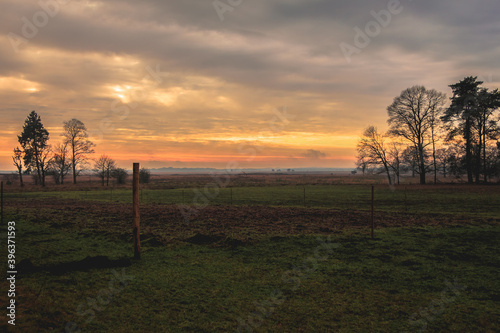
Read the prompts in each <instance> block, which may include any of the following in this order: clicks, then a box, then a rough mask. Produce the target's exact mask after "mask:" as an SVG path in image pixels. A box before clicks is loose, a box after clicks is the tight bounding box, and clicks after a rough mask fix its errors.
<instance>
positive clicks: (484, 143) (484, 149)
mask: <svg viewBox="0 0 500 333" xmlns="http://www.w3.org/2000/svg"><path fill="white" fill-rule="evenodd" d="M483 137H484V138H483V168H484V183H485V184H486V183H487V182H488V176H487V175H486V173H487V170H486V129H485V130H483Z"/></svg>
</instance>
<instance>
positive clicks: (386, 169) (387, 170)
mask: <svg viewBox="0 0 500 333" xmlns="http://www.w3.org/2000/svg"><path fill="white" fill-rule="evenodd" d="M384 168H385V172H386V173H387V179H388V180H389V185H392V180H391V173H390V171H389V167H388V166H387V164H385V163H384Z"/></svg>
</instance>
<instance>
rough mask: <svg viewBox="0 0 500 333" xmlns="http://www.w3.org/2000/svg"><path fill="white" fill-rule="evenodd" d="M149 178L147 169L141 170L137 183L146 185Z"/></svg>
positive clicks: (149, 173)
mask: <svg viewBox="0 0 500 333" xmlns="http://www.w3.org/2000/svg"><path fill="white" fill-rule="evenodd" d="M150 178H151V172H150V171H149V170H148V169H145V168H141V170H139V183H141V184H147V183H149V180H150Z"/></svg>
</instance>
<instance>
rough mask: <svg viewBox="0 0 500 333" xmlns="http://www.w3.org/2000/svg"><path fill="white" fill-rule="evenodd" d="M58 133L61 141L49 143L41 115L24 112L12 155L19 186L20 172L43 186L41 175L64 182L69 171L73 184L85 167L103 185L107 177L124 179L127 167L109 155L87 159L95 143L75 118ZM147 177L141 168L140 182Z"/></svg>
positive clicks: (148, 177)
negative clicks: (26, 114) (20, 130)
mask: <svg viewBox="0 0 500 333" xmlns="http://www.w3.org/2000/svg"><path fill="white" fill-rule="evenodd" d="M61 136H62V140H61V142H59V143H57V144H55V145H54V146H51V145H49V143H48V141H49V132H48V131H47V129H46V128H45V127H44V125H43V123H42V120H41V117H40V116H39V115H38V114H37V113H36V111H32V112H31V113H30V114H29V115H28V117H27V118H26V120H25V121H24V125H23V130H22V132H21V134H20V135H18V136H17V138H18V141H19V145H20V146H18V147H16V148H14V154H13V156H12V160H13V163H14V166H15V167H16V169H17V174H18V177H19V182H20V185H21V186H24V183H23V175H32V176H33V179H34V182H35V184H38V185H41V186H45V179H46V177H47V176H49V175H51V176H53V177H54V181H55V183H56V184H64V180H65V178H66V177H67V176H68V175H69V174H71V175H72V179H73V184H76V183H77V178H78V176H79V175H80V174H81V173H82V171H84V170H86V169H88V168H89V167H90V169H91V170H92V171H93V172H94V174H96V175H97V176H98V177H99V178H100V180H101V183H102V185H103V186H104V185H105V184H106V185H108V186H109V180H110V178H115V179H116V181H117V183H119V184H124V183H125V181H126V179H127V176H128V174H127V171H126V170H125V169H122V168H118V167H117V166H116V162H115V161H114V160H113V159H111V158H110V157H109V156H107V155H101V156H100V157H99V158H97V159H95V160H92V159H91V155H92V154H94V152H95V151H94V147H95V146H96V145H95V144H94V143H93V142H92V141H90V139H89V137H88V132H87V128H86V126H85V124H84V123H83V122H81V121H80V120H78V119H71V120H69V121H65V122H63V133H62V134H61ZM91 161H93V165H91ZM149 179H150V172H149V170H147V169H144V168H143V169H141V171H140V181H141V183H147V182H149Z"/></svg>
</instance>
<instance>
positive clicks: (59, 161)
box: [51, 141, 71, 184]
mask: <svg viewBox="0 0 500 333" xmlns="http://www.w3.org/2000/svg"><path fill="white" fill-rule="evenodd" d="M51 169H52V170H53V172H54V175H55V178H56V183H60V184H64V177H66V175H67V174H68V173H69V171H70V170H71V161H70V160H69V158H68V143H67V142H66V141H63V142H62V143H60V144H58V145H57V146H56V148H55V151H54V156H53V158H52V165H51Z"/></svg>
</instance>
